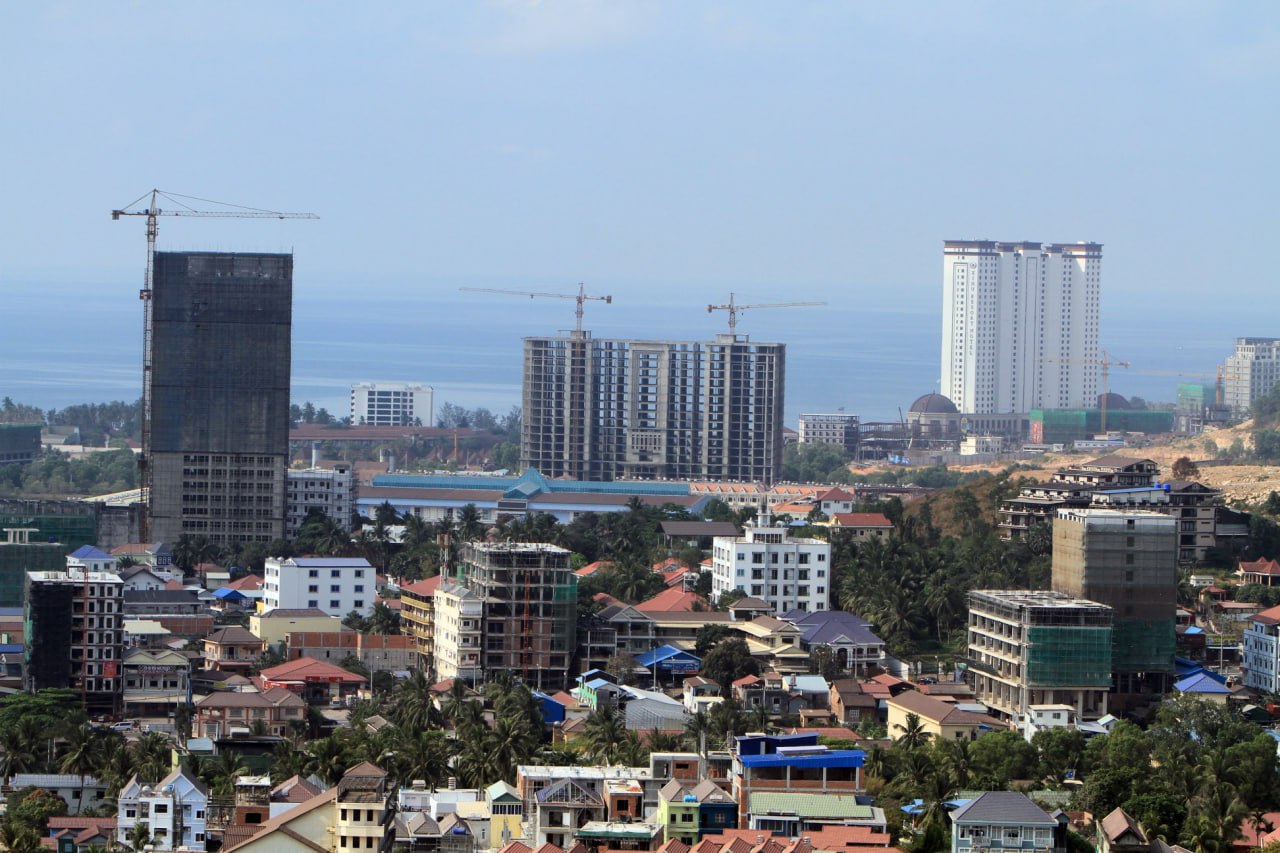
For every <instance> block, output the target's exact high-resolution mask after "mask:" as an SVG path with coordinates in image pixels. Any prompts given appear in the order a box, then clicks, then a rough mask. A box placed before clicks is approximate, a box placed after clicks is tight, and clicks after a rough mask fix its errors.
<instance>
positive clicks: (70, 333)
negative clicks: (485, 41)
mask: <svg viewBox="0 0 1280 853" xmlns="http://www.w3.org/2000/svg"><path fill="white" fill-rule="evenodd" d="M513 289H518V288H515V287H513ZM701 290H702V291H704V293H703V299H698V298H696V297H692V296H689V295H686V294H687V293H690V292H692V291H691V290H689V291H682V290H680V289H678V288H665V289H652V290H649V291H646V292H644V293H641V294H639V295H634V294H633V295H627V296H618V297H616V298H615V299H614V302H613V304H611V305H604V304H603V303H600V302H589V303H587V305H586V313H585V321H584V328H586V329H588V330H590V331H591V333H592V334H593V335H595V336H596V337H601V338H629V339H637V340H711V339H712V338H713V337H714V336H715V335H716V334H718V333H722V332H727V331H728V318H727V316H726V312H724V311H716V312H714V313H708V312H707V310H706V301H703V300H704V299H705V290H706V289H705V288H702V289H701ZM6 291H7V292H8V294H9V295H8V297H7V299H8V302H9V305H8V308H7V310H6V315H7V317H6V321H5V323H4V325H5V330H4V332H3V334H2V335H0V397H3V396H8V397H11V398H12V399H13V400H14V401H16V402H21V403H28V404H31V405H35V406H39V407H41V408H43V409H49V408H62V407H64V406H67V405H72V404H75V403H94V402H106V401H109V400H131V399H136V398H137V397H138V396H139V395H140V393H141V375H142V369H141V362H142V355H141V353H142V342H141V338H142V335H141V326H142V312H141V309H140V306H139V304H138V302H137V300H136V299H134V298H131V297H132V295H133V293H136V290H129V289H122V288H121V287H120V286H111V287H106V286H100V285H89V284H84V283H77V284H58V285H56V286H50V285H40V284H26V285H18V284H14V283H12V282H10V283H9V284H8V286H7V287H6ZM567 291H568V288H566V292H567ZM840 296H841V297H842V298H843V299H849V298H850V295H849V294H840ZM712 298H713V299H714V301H716V302H717V303H722V302H724V301H725V298H726V297H725V296H724V295H721V296H720V297H718V298H717V297H712ZM822 298H823V294H821V293H816V294H810V293H807V292H805V290H804V289H803V288H792V289H790V290H789V291H788V292H787V294H786V296H784V297H782V298H777V297H775V299H773V300H770V301H787V300H796V301H800V300H811V299H814V300H821V299H822ZM739 301H740V302H747V301H748V299H744V298H742V297H740V298H739ZM750 301H758V300H755V299H750ZM835 301H836V300H834V299H833V300H832V302H833V303H834V302H835ZM690 303H692V304H690ZM1106 311H1107V309H1106V308H1105V307H1104V315H1103V323H1102V325H1103V330H1104V336H1103V339H1104V341H1114V343H1109V344H1108V345H1107V347H1106V348H1107V349H1108V351H1111V352H1112V353H1113V354H1114V356H1115V357H1117V358H1122V359H1128V360H1130V361H1132V362H1134V370H1133V371H1124V370H1120V369H1116V370H1113V371H1112V390H1115V391H1118V392H1120V393H1122V394H1125V395H1127V396H1131V395H1135V394H1137V395H1140V396H1143V397H1145V398H1146V399H1148V400H1152V401H1161V400H1163V401H1171V400H1173V399H1174V396H1175V391H1176V385H1177V383H1178V382H1194V381H1212V380H1211V379H1206V380H1197V379H1196V378H1195V377H1191V376H1187V377H1178V376H1173V375H1169V374H1175V373H1187V374H1191V373H1212V371H1213V369H1214V366H1215V365H1216V364H1217V363H1218V362H1220V361H1221V360H1222V359H1224V358H1225V357H1226V356H1227V355H1228V354H1229V353H1230V352H1231V344H1232V340H1233V338H1234V336H1235V335H1237V334H1250V333H1252V334H1259V333H1260V332H1257V331H1253V332H1250V331H1249V330H1245V331H1243V332H1240V331H1235V330H1234V328H1233V327H1234V326H1235V325H1236V322H1235V321H1234V319H1231V318H1229V317H1226V316H1222V317H1217V318H1216V319H1215V318H1214V317H1213V316H1202V317H1198V318H1191V322H1193V323H1194V324H1195V326H1196V334H1194V335H1191V334H1187V333H1185V332H1183V333H1179V332H1178V331H1177V329H1176V325H1177V323H1176V322H1175V321H1176V320H1180V319H1183V318H1184V315H1183V313H1182V312H1177V313H1175V309H1174V308H1173V307H1172V306H1160V305H1146V306H1144V308H1143V311H1144V314H1145V316H1147V317H1148V318H1149V319H1150V322H1148V323H1146V324H1134V323H1131V322H1130V323H1127V324H1126V325H1125V326H1124V327H1122V334H1119V335H1117V334H1111V335H1108V334H1107V330H1108V329H1109V328H1114V324H1108V323H1107V322H1106V319H1107V316H1108V315H1107V313H1106ZM1124 313H1125V312H1116V316H1123V315H1124ZM573 323H574V303H573V301H572V300H567V299H566V300H560V299H532V300H531V299H529V298H527V297H518V296H504V295H499V294H486V293H466V292H461V291H459V290H457V289H456V288H453V289H449V288H445V287H440V286H435V287H403V288H399V287H397V288H394V289H392V288H390V287H388V286H386V285H383V286H381V287H379V286H365V287H353V288H344V289H341V290H338V289H336V288H332V287H330V288H326V289H321V288H318V287H314V286H306V285H300V283H299V282H298V281H297V280H295V285H294V300H293V355H292V389H293V391H292V397H293V400H294V402H296V403H298V404H301V403H303V402H306V401H310V402H312V403H313V404H315V405H316V406H317V407H324V408H326V409H328V411H329V412H330V413H331V414H333V415H334V416H336V417H342V416H345V415H346V414H347V413H348V391H349V386H350V385H351V384H353V383H356V382H363V381H371V380H387V381H413V382H423V383H425V384H427V385H430V386H432V387H433V388H434V389H435V398H434V399H435V406H436V410H437V411H439V407H440V406H441V405H442V404H443V403H446V402H447V403H453V404H455V405H459V406H464V407H467V408H476V407H479V406H483V407H485V408H488V409H490V410H492V411H494V412H496V413H499V414H501V413H504V412H506V411H508V410H509V409H510V408H511V407H512V406H518V405H520V381H521V377H520V374H521V362H522V350H523V340H522V339H523V338H524V337H526V336H545V335H554V334H560V333H563V332H566V331H568V330H570V329H572V328H573ZM940 325H941V313H940V308H939V309H935V308H933V307H931V306H914V305H904V306H899V307H886V306H884V305H879V306H865V307H852V306H850V305H848V304H830V305H825V306H822V307H802V308H774V309H757V310H747V311H744V312H742V313H741V314H740V315H739V318H738V332H739V334H747V335H749V336H750V337H751V339H753V340H759V341H766V342H777V341H781V342H785V343H786V344H787V373H786V406H785V412H786V415H785V416H786V421H787V423H788V424H789V425H792V426H794V425H795V424H796V422H797V418H798V416H799V414H800V413H801V412H833V411H839V410H843V411H847V412H850V413H854V414H857V415H859V416H860V417H861V418H862V419H863V420H864V421H889V420H897V419H898V418H899V417H900V414H901V413H902V412H905V411H906V410H907V408H908V407H909V406H910V404H911V402H912V401H913V400H914V399H915V398H916V397H918V396H920V395H921V394H926V393H929V392H931V391H935V390H937V383H938V363H939V351H940V337H941V331H940ZM1271 333H1272V334H1274V333H1275V332H1274V330H1273V331H1272V332H1271ZM1144 369H1147V370H1149V371H1150V372H1144Z"/></svg>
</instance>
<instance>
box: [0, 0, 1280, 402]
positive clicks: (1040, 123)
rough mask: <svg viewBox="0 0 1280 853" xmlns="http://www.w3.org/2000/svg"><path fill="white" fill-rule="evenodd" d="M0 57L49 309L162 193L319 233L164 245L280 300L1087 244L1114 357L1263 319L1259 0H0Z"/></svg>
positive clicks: (1272, 107)
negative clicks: (209, 253) (1098, 246)
mask: <svg viewBox="0 0 1280 853" xmlns="http://www.w3.org/2000/svg"><path fill="white" fill-rule="evenodd" d="M0 69H2V70H3V80H4V90H3V99H2V102H0V109H2V110H3V117H4V131H5V132H4V136H3V139H4V141H3V146H4V148H3V153H4V158H3V162H4V164H5V167H6V168H5V170H4V171H5V181H4V202H3V213H2V214H0V254H2V257H3V269H2V270H0V277H2V278H0V282H2V283H3V284H4V286H6V287H19V286H20V287H29V286H34V287H37V288H43V289H46V290H47V292H48V294H49V298H50V299H51V300H53V299H55V298H56V294H57V287H56V285H57V284H58V283H59V282H101V283H102V284H103V285H104V286H106V287H121V288H122V290H121V292H122V295H123V297H124V298H125V299H129V298H131V297H132V288H133V287H134V286H136V284H137V283H138V282H139V281H140V279H141V261H142V249H143V235H142V223H141V222H140V221H139V220H131V221H127V222H122V223H121V222H117V223H113V222H111V221H110V219H109V217H108V211H109V210H110V209H111V208H112V207H116V206H120V205H122V204H124V203H126V202H128V201H130V200H132V199H133V198H135V197H136V196H138V195H139V194H141V193H142V192H143V191H145V190H147V189H149V188H151V187H153V186H159V187H161V188H163V189H170V190H174V191H177V192H182V193H188V194H192V195H197V196H205V197H208V198H214V199H220V200H226V201H232V202H238V203H241V204H246V205H253V206H260V207H270V208H276V209H283V210H303V211H314V212H316V213H319V214H320V215H321V216H322V217H323V218H322V220H321V221H319V222H285V223H279V222H235V223H225V222H217V221H211V220H194V221H178V220H173V219H170V220H165V221H163V223H162V225H161V237H160V241H161V246H162V248H164V247H167V248H226V249H264V250H277V249H288V248H290V247H292V248H293V249H294V250H295V251H296V253H297V270H298V273H297V275H298V280H299V285H298V294H299V296H300V297H301V296H305V294H306V293H307V292H308V291H309V290H310V289H312V288H314V289H315V292H318V291H319V290H324V291H326V292H334V291H338V290H341V289H349V290H350V291H351V293H352V295H353V298H358V297H359V294H360V293H361V292H362V291H367V290H370V289H378V290H388V291H394V290H396V289H397V288H436V289H438V290H439V291H440V292H441V294H442V295H443V294H444V293H445V292H446V291H447V292H449V294H450V296H449V298H454V297H455V296H456V291H454V290H453V288H454V287H455V286H456V285H465V284H486V283H490V284H496V285H499V286H506V287H514V286H521V285H527V286H529V287H532V288H535V289H546V288H551V287H554V288H556V289H559V288H562V287H563V288H568V287H571V286H572V285H573V284H574V283H576V282H577V281H580V280H581V281H586V282H587V283H588V286H589V287H590V288H594V289H596V290H597V291H601V292H612V293H613V294H614V295H615V297H616V298H617V300H618V301H617V304H616V305H615V306H614V307H613V308H611V309H606V310H609V311H611V312H613V311H620V310H621V308H622V306H623V305H625V303H626V301H627V300H628V299H631V300H644V299H649V300H652V299H653V298H656V297H655V296H654V294H655V293H659V294H662V298H665V299H669V300H670V301H671V303H672V304H673V305H683V304H685V303H688V304H689V305H690V306H692V310H697V306H698V305H705V303H706V302H707V301H709V299H711V298H713V297H715V298H716V301H721V298H722V297H723V296H724V295H726V294H725V292H726V291H727V290H729V289H730V288H731V287H732V288H734V289H737V290H738V291H740V292H742V293H744V294H745V296H746V297H747V298H748V299H755V300H757V301H760V300H763V301H777V300H778V299H780V298H786V299H796V298H822V299H827V300H829V301H831V302H832V303H838V304H841V305H850V304H858V303H860V302H862V303H866V304H870V305H906V306H918V307H920V308H922V309H927V310H929V311H936V310H937V304H938V302H939V300H940V289H941V283H940V278H941V257H940V255H941V253H940V245H941V241H942V240H943V239H944V238H948V237H990V238H996V239H1034V240H1044V241H1074V240H1086V239H1087V240H1095V241H1099V242H1102V243H1104V244H1105V245H1106V249H1105V261H1104V272H1103V290H1104V312H1110V313H1104V317H1103V338H1104V345H1105V346H1107V347H1108V348H1111V349H1113V350H1121V351H1123V350H1124V349H1125V348H1124V346H1123V343H1122V342H1123V338H1124V335H1125V330H1126V328H1127V327H1128V326H1129V325H1130V324H1131V323H1133V322H1136V321H1138V318H1139V316H1140V314H1141V309H1142V308H1143V307H1152V306H1154V308H1155V309H1156V310H1157V312H1158V317H1159V322H1161V323H1165V324H1167V325H1168V327H1169V334H1170V335H1171V336H1174V337H1176V336H1178V335H1182V334H1186V333H1188V332H1194V331H1195V330H1196V328H1197V323H1199V322H1202V321H1207V320H1213V319H1214V318H1216V319H1217V320H1219V321H1223V326H1222V329H1219V330H1216V331H1215V332H1214V337H1215V341H1216V340H1219V339H1221V341H1222V343H1221V346H1222V349H1223V350H1224V352H1223V355H1225V354H1226V352H1225V350H1226V349H1229V345H1230V338H1229V335H1230V334H1280V322H1278V321H1280V311H1278V310H1276V309H1275V306H1276V300H1275V297H1274V294H1275V285H1276V262H1275V250H1276V235H1277V234H1278V233H1280V228H1278V227H1277V226H1278V225H1280V222H1278V221H1277V219H1278V217H1277V213H1276V210H1277V202H1276V199H1277V197H1278V196H1280V186H1278V185H1277V184H1278V182H1277V167H1276V152H1277V150H1278V148H1277V140H1278V139H1280V133H1278V131H1280V127H1278V125H1280V121H1278V119H1280V85H1278V84H1280V5H1278V4H1276V3H1274V2H1259V3H1243V2H1241V3H1221V4H1216V3H1189V2H1177V0H1160V2H1126V3H1114V2H1096V3H1095V2H1080V3H1026V2H1007V3H994V2H964V3H961V2H937V3H903V2H878V3H874V4H873V3H854V2H835V3H817V2H815V3H805V2H775V3H767V4H766V3H748V2H703V3H699V2H670V3H663V2H644V3H632V2H607V3H605V2H582V0H579V1H578V2H568V0H566V2H550V0H548V1H547V2H541V3H537V2H495V3H462V2H457V3H454V2H437V3H424V2H414V3H347V2H344V3H314V2H308V3H284V2H270V3H262V2H243V3H237V2H217V3H213V2H209V3H195V2H182V3H168V2H166V3H160V2H156V3H150V2H132V3H122V2H119V3H109V2H101V3H90V2H82V3H58V2H40V3H21V4H20V3H8V4H5V5H4V7H3V10H0ZM1176 300H1185V302H1184V303H1182V305H1179V307H1178V308H1177V310H1176V311H1175V310H1173V307H1172V306H1174V305H1177V304H1178V303H1177V302H1176ZM54 304H56V303H54ZM1183 306H1185V307H1183ZM1236 311H1239V313H1240V316H1241V318H1242V319H1240V320H1239V324H1238V331H1234V332H1231V331H1229V330H1228V331H1226V332H1225V337H1224V333H1223V330H1225V329H1228V326H1231V328H1234V326H1232V325H1231V324H1233V323H1234V322H1235V321H1234V319H1232V316H1231V315H1232V314H1233V313H1235V312H1236ZM1159 312H1163V313H1159ZM818 320H820V316H815V321H818ZM531 331H532V332H535V333H541V332H543V331H545V330H544V329H541V328H539V329H533V330H531ZM660 333H661V330H653V331H652V332H651V335H653V336H657V335H659V334H660ZM0 336H2V333H0ZM1125 354H1126V355H1130V356H1132V355H1134V353H1125ZM1211 367H1212V365H1206V368H1208V369H1211ZM427 378H429V377H427Z"/></svg>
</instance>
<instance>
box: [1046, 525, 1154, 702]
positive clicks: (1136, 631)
mask: <svg viewBox="0 0 1280 853" xmlns="http://www.w3.org/2000/svg"><path fill="white" fill-rule="evenodd" d="M1053 588H1054V590H1056V591H1058V592H1062V593H1066V594H1068V595H1074V596H1079V597H1081V598H1086V599H1089V600H1090V601H1097V602H1100V603H1102V604H1105V605H1107V606H1109V607H1111V608H1112V610H1113V611H1114V616H1115V619H1114V623H1113V625H1114V630H1113V634H1112V640H1113V642H1112V650H1113V651H1112V673H1113V675H1114V680H1115V691H1116V692H1117V693H1122V694H1135V693H1158V692H1160V691H1161V690H1162V689H1163V686H1164V681H1166V680H1167V677H1168V676H1169V675H1171V674H1172V673H1173V671H1174V666H1173V663H1174V661H1173V658H1174V645H1175V628H1174V625H1175V614H1176V610H1177V589H1178V521H1177V519H1174V518H1170V517H1169V516H1168V515H1164V514H1162V513H1158V512H1150V511H1146V510H1125V509H1099V508H1087V509H1060V510H1058V516H1057V518H1055V519H1054V522H1053Z"/></svg>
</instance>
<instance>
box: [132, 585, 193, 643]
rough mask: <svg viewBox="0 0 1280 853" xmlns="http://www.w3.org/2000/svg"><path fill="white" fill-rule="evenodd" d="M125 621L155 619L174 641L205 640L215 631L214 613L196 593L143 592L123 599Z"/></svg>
mask: <svg viewBox="0 0 1280 853" xmlns="http://www.w3.org/2000/svg"><path fill="white" fill-rule="evenodd" d="M123 600H124V605H123V613H124V616H125V617H126V618H128V617H134V618H142V619H152V620H154V621H156V622H159V623H160V624H161V626H163V627H164V628H165V629H167V630H168V631H170V632H171V633H172V634H173V636H174V638H183V639H191V640H194V639H197V638H202V637H204V636H205V635H207V634H208V633H209V632H210V631H212V630H213V611H211V610H210V609H209V608H208V606H207V605H206V604H205V603H204V602H203V601H201V600H200V595H199V593H197V592H196V591H195V590H189V589H168V588H166V589H140V590H134V591H132V592H128V591H126V592H125V593H124V596H123Z"/></svg>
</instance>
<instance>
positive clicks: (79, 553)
mask: <svg viewBox="0 0 1280 853" xmlns="http://www.w3.org/2000/svg"><path fill="white" fill-rule="evenodd" d="M71 556H72V557H75V558H76V559H77V560H110V559H111V555H110V554H108V553H106V552H105V551H100V550H98V549H97V548H95V547H93V546H92V545H81V546H80V547H79V548H77V549H75V550H74V551H72V552H71Z"/></svg>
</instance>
